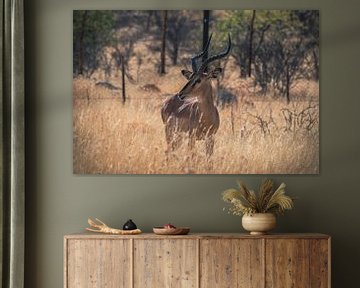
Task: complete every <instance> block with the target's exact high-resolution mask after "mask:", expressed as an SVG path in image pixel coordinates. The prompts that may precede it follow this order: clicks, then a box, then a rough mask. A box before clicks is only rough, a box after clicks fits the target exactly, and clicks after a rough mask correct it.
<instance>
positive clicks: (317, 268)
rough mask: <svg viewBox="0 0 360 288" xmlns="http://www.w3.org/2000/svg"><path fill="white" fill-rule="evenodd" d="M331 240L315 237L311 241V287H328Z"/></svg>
mask: <svg viewBox="0 0 360 288" xmlns="http://www.w3.org/2000/svg"><path fill="white" fill-rule="evenodd" d="M329 241H330V240H326V239H314V240H311V242H310V267H311V269H310V287H311V288H327V287H330V285H329V286H328V282H330V279H329V278H330V277H329V276H330V251H329Z"/></svg>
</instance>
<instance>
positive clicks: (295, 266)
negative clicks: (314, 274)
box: [265, 239, 310, 288]
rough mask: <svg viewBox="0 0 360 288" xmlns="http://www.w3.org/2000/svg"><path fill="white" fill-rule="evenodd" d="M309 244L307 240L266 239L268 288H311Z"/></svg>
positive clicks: (266, 281) (266, 282) (266, 283)
mask: <svg viewBox="0 0 360 288" xmlns="http://www.w3.org/2000/svg"><path fill="white" fill-rule="evenodd" d="M309 244H310V241H309V240H306V239H297V240H295V239H287V240H284V239H279V240H274V239H266V247H265V249H266V255H265V259H266V261H265V267H266V272H265V273H266V274H265V275H266V276H265V277H266V279H265V286H266V288H288V287H291V288H304V287H309V283H310V251H309V247H310V245H309Z"/></svg>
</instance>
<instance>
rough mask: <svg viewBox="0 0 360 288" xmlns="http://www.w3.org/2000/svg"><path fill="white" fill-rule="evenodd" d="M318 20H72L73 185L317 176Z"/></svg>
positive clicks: (259, 16)
mask: <svg viewBox="0 0 360 288" xmlns="http://www.w3.org/2000/svg"><path fill="white" fill-rule="evenodd" d="M319 59H320V56H319V11H318V10H147V11H146V10H138V11H135V10H129V11H125V10H114V11H111V10H74V11H73V171H74V173H75V174H317V173H319Z"/></svg>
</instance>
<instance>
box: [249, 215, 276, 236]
mask: <svg viewBox="0 0 360 288" xmlns="http://www.w3.org/2000/svg"><path fill="white" fill-rule="evenodd" d="M242 226H243V227H244V229H245V230H246V231H249V232H250V234H251V235H263V234H266V233H267V232H268V231H270V230H272V229H274V228H275V226H276V217H275V215H274V214H272V213H255V214H252V215H244V216H243V217H242Z"/></svg>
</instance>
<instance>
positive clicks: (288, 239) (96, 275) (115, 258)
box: [64, 234, 331, 288]
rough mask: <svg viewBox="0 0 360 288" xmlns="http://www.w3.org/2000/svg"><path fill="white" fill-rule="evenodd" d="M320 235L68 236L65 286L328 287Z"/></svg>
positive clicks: (326, 242)
mask: <svg viewBox="0 0 360 288" xmlns="http://www.w3.org/2000/svg"><path fill="white" fill-rule="evenodd" d="M330 248H331V244H330V237H329V236H327V235H323V234H271V235H265V236H250V235H247V234H190V235H186V236H158V235H155V234H141V235H136V236H113V235H99V234H77V235H67V236H65V239H64V287H65V288H90V287H91V288H92V287H97V288H105V287H106V288H173V287H181V288H192V287H193V288H200V287H201V288H217V287H218V288H227V287H228V288H236V287H241V288H290V287H292V288H297V287H298V288H325V287H326V288H329V287H330V286H331V275H330V272H331V270H330V268H331V264H330V263H331V262H330V259H331V256H330V255H331V254H330Z"/></svg>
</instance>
